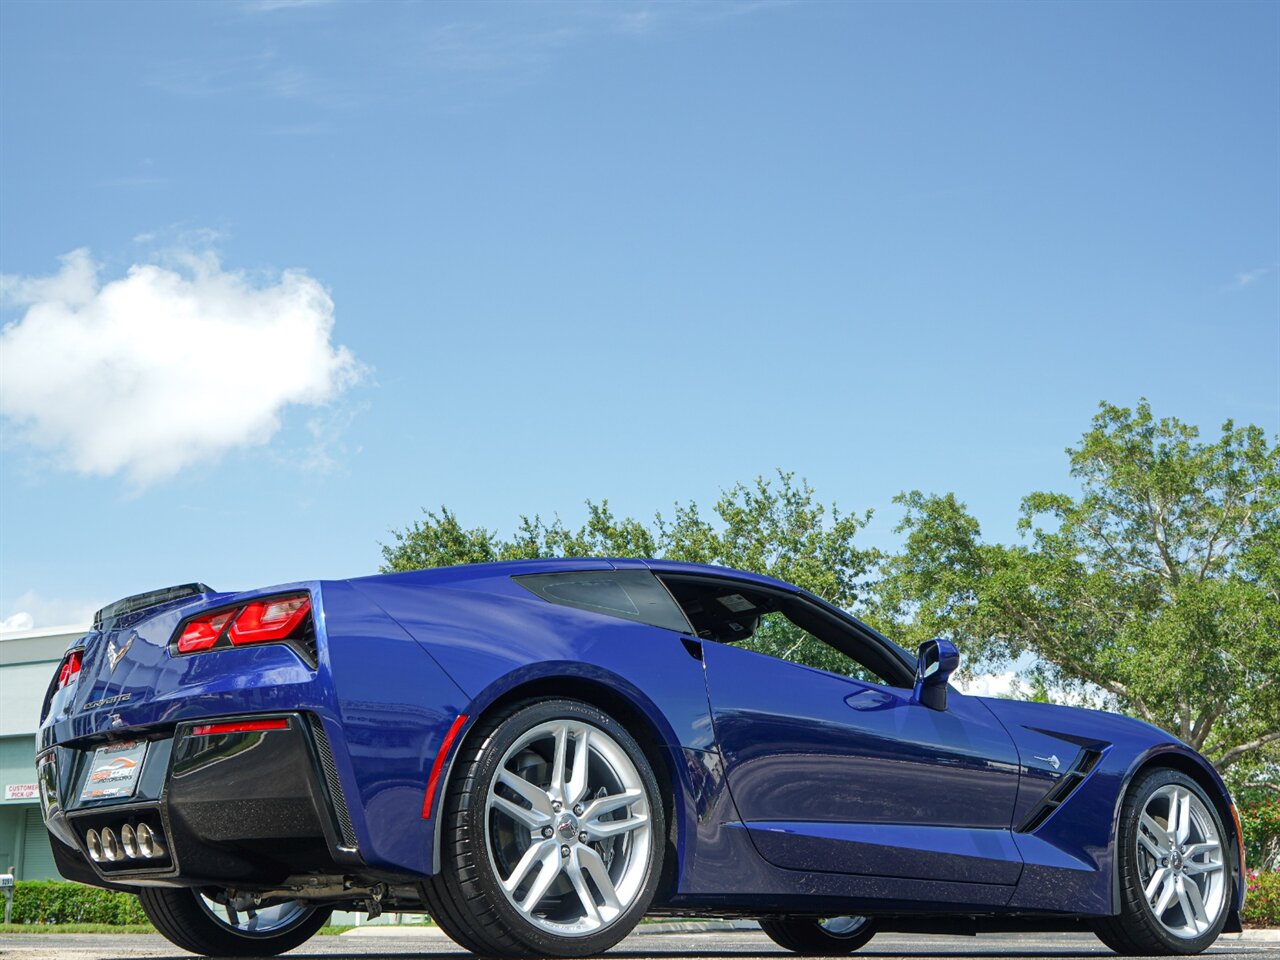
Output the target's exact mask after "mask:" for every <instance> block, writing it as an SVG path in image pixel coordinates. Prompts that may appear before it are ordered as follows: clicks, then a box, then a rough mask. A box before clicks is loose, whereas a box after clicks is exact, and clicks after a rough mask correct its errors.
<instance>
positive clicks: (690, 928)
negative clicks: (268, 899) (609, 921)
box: [338, 920, 760, 940]
mask: <svg viewBox="0 0 1280 960" xmlns="http://www.w3.org/2000/svg"><path fill="white" fill-rule="evenodd" d="M759 929H760V926H759V924H757V923H756V922H755V921H754V920H690V921H677V922H673V923H641V924H639V925H638V926H637V927H636V928H635V929H634V930H632V931H631V933H629V934H628V936H631V937H648V936H654V935H657V934H662V933H719V932H723V931H726V930H759ZM338 936H340V937H430V938H432V939H437V938H438V939H441V940H447V939H449V938H448V937H446V936H445V935H444V932H443V931H441V929H440V928H439V927H437V926H435V925H433V924H426V923H414V924H406V925H404V926H395V925H393V924H390V923H374V924H369V925H367V926H363V927H355V928H354V929H351V930H348V931H347V932H346V933H340V934H338Z"/></svg>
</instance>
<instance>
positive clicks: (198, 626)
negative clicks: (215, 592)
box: [178, 610, 235, 653]
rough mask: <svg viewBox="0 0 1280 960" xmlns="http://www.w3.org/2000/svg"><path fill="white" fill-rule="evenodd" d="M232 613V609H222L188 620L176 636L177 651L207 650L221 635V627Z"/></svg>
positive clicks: (233, 612) (194, 651)
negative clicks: (180, 633) (180, 632)
mask: <svg viewBox="0 0 1280 960" xmlns="http://www.w3.org/2000/svg"><path fill="white" fill-rule="evenodd" d="M234 614H235V611H234V610H222V611H220V612H218V613H210V614H207V615H206V616H203V617H196V618H195V619H194V620H188V621H187V625H186V626H185V627H183V628H182V635H181V636H179V637H178V652H179V653H199V652H200V651H201V650H208V649H209V648H210V647H212V646H213V645H214V644H215V643H217V642H218V638H219V637H220V636H222V628H223V627H225V626H226V625H227V621H228V620H230V619H231V617H232V616H233V615H234Z"/></svg>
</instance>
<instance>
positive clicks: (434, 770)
mask: <svg viewBox="0 0 1280 960" xmlns="http://www.w3.org/2000/svg"><path fill="white" fill-rule="evenodd" d="M466 722H467V715H466V714H465V713H460V714H458V719H456V720H454V721H453V726H451V727H450V728H449V732H448V733H446V734H445V735H444V740H442V741H441V742H440V752H439V753H437V754H436V762H435V763H433V764H432V765H431V776H429V777H428V778H427V795H426V796H425V797H423V799H422V819H423V820H428V819H430V818H431V806H432V802H433V801H434V800H435V798H436V787H437V786H438V785H439V783H440V772H441V771H442V770H443V769H444V762H445V760H446V759H447V758H448V756H449V751H450V750H451V749H452V748H453V741H454V740H456V739H458V734H459V733H460V732H461V731H462V728H463V726H464V725H465V724H466Z"/></svg>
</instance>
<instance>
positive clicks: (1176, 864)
mask: <svg viewBox="0 0 1280 960" xmlns="http://www.w3.org/2000/svg"><path fill="white" fill-rule="evenodd" d="M1169 863H1170V865H1171V866H1172V867H1173V869H1175V870H1181V869H1182V854H1180V853H1178V852H1177V851H1176V850H1175V851H1174V854H1173V856H1172V857H1170V858H1169Z"/></svg>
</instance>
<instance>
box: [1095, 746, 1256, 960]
mask: <svg viewBox="0 0 1280 960" xmlns="http://www.w3.org/2000/svg"><path fill="white" fill-rule="evenodd" d="M1170 784H1177V785H1178V786H1179V787H1183V788H1185V789H1187V790H1189V791H1190V792H1191V793H1193V794H1195V795H1196V796H1197V797H1199V798H1200V802H1201V803H1203V804H1204V806H1205V809H1206V810H1208V811H1209V815H1210V816H1211V817H1212V818H1213V824H1214V827H1215V828H1216V829H1217V831H1218V838H1219V842H1220V843H1221V844H1222V848H1223V853H1224V857H1223V860H1224V866H1223V869H1224V870H1225V871H1226V876H1225V877H1224V882H1225V883H1226V885H1227V889H1226V891H1225V894H1224V898H1223V903H1222V909H1220V910H1219V911H1218V916H1217V918H1216V919H1215V920H1214V922H1213V926H1212V927H1210V928H1209V929H1208V930H1207V931H1205V932H1204V933H1203V934H1201V935H1200V936H1198V937H1195V938H1186V939H1184V938H1182V937H1175V936H1174V935H1173V934H1171V933H1169V932H1168V931H1167V930H1165V928H1164V926H1163V925H1162V924H1161V923H1160V921H1159V920H1157V919H1156V916H1155V914H1154V912H1153V911H1152V909H1151V907H1150V905H1149V904H1148V903H1147V899H1146V896H1145V895H1144V892H1143V885H1142V878H1141V875H1140V873H1139V872H1138V860H1137V857H1138V854H1137V835H1138V820H1139V818H1140V817H1141V816H1142V811H1143V810H1145V809H1146V805H1147V801H1148V800H1149V799H1151V795H1152V794H1153V793H1155V792H1156V791H1157V790H1159V789H1160V788H1161V787H1165V786H1168V785H1170ZM1117 846H1118V849H1117V851H1116V859H1117V861H1118V862H1119V870H1120V885H1121V887H1122V891H1121V897H1122V901H1123V902H1129V901H1130V898H1133V901H1134V902H1137V903H1138V904H1140V908H1139V910H1138V915H1137V916H1128V917H1125V920H1126V922H1129V923H1139V924H1142V926H1143V927H1144V928H1145V930H1146V931H1147V932H1148V933H1150V934H1151V935H1152V936H1154V937H1156V938H1157V939H1158V940H1159V941H1160V942H1161V943H1163V944H1165V945H1166V947H1167V948H1168V950H1169V952H1170V953H1181V954H1194V953H1201V952H1202V951H1204V950H1205V949H1206V948H1208V947H1209V946H1210V945H1211V944H1212V943H1213V942H1214V941H1215V940H1217V939H1218V936H1219V935H1220V934H1221V933H1222V928H1223V926H1224V925H1225V924H1226V922H1227V913H1228V912H1229V911H1230V907H1231V894H1232V889H1231V883H1232V881H1231V871H1230V858H1229V857H1228V856H1227V854H1228V852H1229V848H1228V837H1227V833H1226V830H1225V827H1224V825H1223V823H1222V816H1221V815H1220V814H1219V813H1218V809H1217V807H1215V806H1214V804H1213V801H1212V800H1211V799H1210V798H1209V796H1208V794H1206V793H1205V791H1204V789H1203V788H1202V787H1201V786H1200V785H1199V784H1198V783H1196V782H1195V781H1194V780H1192V779H1191V778H1190V777H1188V776H1187V775H1186V774H1184V773H1180V772H1178V771H1177V770H1170V769H1167V768H1164V769H1159V770H1153V771H1151V772H1150V773H1148V774H1147V775H1145V776H1144V777H1142V779H1141V780H1139V781H1138V782H1137V783H1136V784H1134V786H1133V788H1132V791H1131V792H1130V795H1129V800H1128V801H1127V802H1126V803H1125V805H1124V812H1123V815H1122V819H1121V822H1120V830H1119V833H1118V837H1117Z"/></svg>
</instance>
